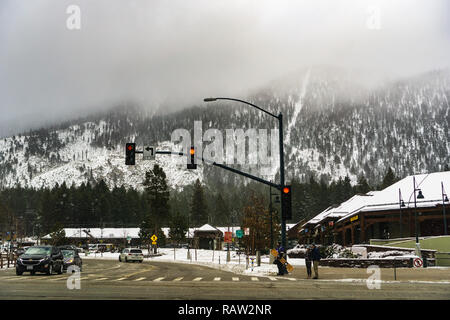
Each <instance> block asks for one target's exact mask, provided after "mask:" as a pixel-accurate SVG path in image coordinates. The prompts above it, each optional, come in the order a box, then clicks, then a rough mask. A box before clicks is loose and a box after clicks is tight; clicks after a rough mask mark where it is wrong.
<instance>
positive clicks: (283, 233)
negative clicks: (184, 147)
mask: <svg viewBox="0 0 450 320" xmlns="http://www.w3.org/2000/svg"><path fill="white" fill-rule="evenodd" d="M216 100H231V101H237V102H241V103H245V104H247V105H249V106H252V107H254V108H256V109H258V110H260V111H262V112H264V113H266V114H268V115H270V116H272V117H274V118H276V119H278V125H279V129H278V131H279V133H278V134H279V147H280V184H275V183H273V182H271V181H267V180H264V179H261V178H259V177H256V176H254V175H251V174H248V173H245V172H242V171H240V170H237V169H234V168H231V167H228V166H226V165H224V164H221V163H217V162H213V161H210V160H207V159H204V158H203V157H202V161H203V162H207V163H210V164H212V165H214V166H216V167H219V168H222V169H224V170H227V171H231V172H233V173H236V174H239V175H241V176H244V177H246V178H250V179H253V180H255V181H258V182H260V183H263V184H266V185H268V186H271V187H274V188H276V189H278V190H280V194H281V195H282V196H283V188H284V186H285V185H284V183H285V181H284V145H283V144H284V143H283V115H282V114H281V113H279V114H278V115H275V114H273V113H270V112H268V111H267V110H264V109H262V108H260V107H258V106H257V105H254V104H253V103H250V102H247V101H244V100H240V99H234V98H206V99H204V101H205V102H211V101H216ZM135 153H144V152H143V151H136V152H135ZM155 154H174V155H180V156H184V155H186V154H184V153H183V152H172V151H155ZM191 156H192V154H191ZM133 164H134V163H133ZM287 213H288V212H286V208H284V206H281V245H282V246H283V248H284V249H285V250H286V244H287V243H286V216H287Z"/></svg>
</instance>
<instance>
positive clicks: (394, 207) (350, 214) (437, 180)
mask: <svg viewBox="0 0 450 320" xmlns="http://www.w3.org/2000/svg"><path fill="white" fill-rule="evenodd" d="M414 181H415V185H414ZM446 188H447V190H450V171H446V172H435V173H430V174H420V175H416V176H408V177H406V178H404V179H402V180H400V181H398V182H396V183H394V184H393V185H391V186H389V187H387V188H385V189H384V190H381V191H371V192H369V193H367V194H365V195H355V196H353V197H352V198H350V199H349V200H347V201H345V202H343V203H341V204H340V205H339V206H335V207H329V208H327V209H325V210H324V211H323V212H321V213H320V214H318V215H317V216H315V217H314V218H313V219H311V220H309V221H308V222H306V223H305V224H304V225H303V226H302V228H301V230H300V233H299V238H300V241H301V242H303V243H311V242H316V243H321V244H331V243H338V244H342V245H349V244H356V243H368V242H369V240H370V239H392V238H403V237H415V236H416V233H417V236H437V235H445V234H449V232H450V228H449V223H448V219H447V216H448V215H449V214H450V202H449V201H448V197H447V194H446V193H445V190H446ZM414 193H415V195H414ZM419 194H420V195H421V196H419V197H418V195H419ZM445 228H446V229H447V230H444V229H445ZM416 230H417V231H416Z"/></svg>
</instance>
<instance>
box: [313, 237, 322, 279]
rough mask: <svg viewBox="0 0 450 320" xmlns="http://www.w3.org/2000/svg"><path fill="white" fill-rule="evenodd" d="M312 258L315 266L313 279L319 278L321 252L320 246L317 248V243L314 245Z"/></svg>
mask: <svg viewBox="0 0 450 320" xmlns="http://www.w3.org/2000/svg"><path fill="white" fill-rule="evenodd" d="M311 260H312V262H313V268H314V278H313V279H318V278H319V261H320V252H319V248H317V247H316V245H315V244H313V245H312V251H311Z"/></svg>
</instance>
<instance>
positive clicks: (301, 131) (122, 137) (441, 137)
mask: <svg viewBox="0 0 450 320" xmlns="http://www.w3.org/2000/svg"><path fill="white" fill-rule="evenodd" d="M343 78H344V77H341V75H340V74H339V73H338V72H334V71H331V72H325V71H324V70H321V69H315V68H310V69H308V70H306V71H305V72H304V73H302V74H300V75H299V76H298V77H297V78H296V81H293V82H290V83H286V84H285V83H282V82H280V83H278V84H274V85H271V86H269V87H267V88H264V89H261V90H260V91H258V92H255V93H254V94H252V95H251V96H249V97H239V98H243V99H247V100H250V101H252V102H254V103H255V104H257V105H259V106H261V107H263V108H265V109H267V110H269V111H271V112H273V113H278V112H280V111H281V112H282V113H283V117H284V119H285V121H284V136H285V164H286V178H287V181H289V180H292V179H299V180H304V179H307V178H308V177H309V176H310V175H315V176H316V177H318V178H323V179H325V180H327V181H330V180H332V179H337V178H339V177H343V176H345V175H348V176H349V177H350V179H351V180H352V181H353V182H356V180H357V177H358V175H364V176H365V177H366V179H367V180H368V181H369V182H370V183H378V182H379V181H380V180H381V178H382V176H383V174H384V173H385V172H386V169H387V167H392V168H393V169H394V171H395V173H396V174H397V175H398V176H400V177H403V176H406V175H409V174H415V173H423V172H432V171H442V170H443V169H444V166H445V165H449V164H450V156H449V155H450V132H449V124H450V107H449V102H448V100H449V99H450V72H449V70H441V71H433V72H429V73H425V74H422V75H420V76H415V77H411V78H408V79H403V80H401V81H397V82H390V83H385V84H384V85H383V86H378V87H376V88H369V89H368V88H366V87H364V86H362V85H360V84H359V83H352V78H351V77H347V78H345V79H344V80H340V79H343ZM194 121H202V123H203V130H204V131H205V130H206V129H207V128H216V129H219V130H222V131H223V132H225V129H229V128H243V129H248V128H267V129H271V128H277V122H276V121H275V120H274V119H271V118H270V117H267V116H266V115H264V114H262V113H261V112H258V111H256V110H252V109H251V108H249V107H248V106H245V105H240V104H237V103H223V102H215V103H211V104H209V105H208V106H207V107H205V106H204V105H203V104H201V105H200V104H199V105H198V106H192V107H191V108H188V109H184V110H181V111H177V112H173V113H170V114H161V113H152V114H150V113H149V112H147V111H145V110H142V109H140V108H137V107H132V108H116V109H112V110H111V111H108V112H104V113H100V114H97V115H91V116H87V117H86V118H84V119H80V120H74V121H70V122H64V123H61V124H60V125H57V126H54V127H53V128H49V129H40V130H33V131H30V132H29V133H26V134H25V133H24V134H21V135H16V136H13V137H8V138H4V139H1V140H0V187H1V188H8V187H14V186H16V185H18V184H20V185H21V186H28V187H33V188H42V187H51V186H53V185H54V184H56V183H58V184H61V183H62V182H64V181H65V182H66V184H67V185H68V186H70V185H71V184H72V183H74V184H75V185H80V184H81V183H82V182H86V181H93V182H95V181H98V180H99V179H104V180H105V182H106V183H107V185H108V186H109V187H113V186H114V185H118V186H120V185H125V186H134V187H138V189H139V188H140V184H141V183H142V180H143V176H144V173H145V171H146V170H148V169H149V168H151V166H152V165H153V162H149V161H147V162H144V161H141V160H140V157H141V156H140V155H138V156H137V165H136V166H135V167H127V166H125V164H124V145H125V143H126V142H129V141H135V142H136V143H137V144H138V146H142V145H143V144H144V142H145V144H150V145H158V146H159V148H165V149H170V148H171V147H172V144H171V142H170V136H171V133H172V132H173V130H175V129H178V128H185V129H188V130H192V128H193V125H194ZM156 161H157V162H158V163H159V164H160V165H161V166H162V167H163V168H164V170H165V171H166V172H167V174H168V179H169V183H170V185H171V186H172V187H174V188H179V187H183V186H184V185H187V184H191V183H192V182H193V181H195V179H197V178H199V179H201V180H202V181H204V182H206V183H220V182H221V181H224V180H227V181H230V180H231V181H236V183H241V182H243V181H244V180H242V179H241V178H239V177H237V176H235V175H233V174H229V173H226V172H224V171H222V170H220V169H218V168H214V167H211V166H209V165H202V166H200V167H199V169H198V170H186V168H185V164H184V162H182V159H174V158H172V157H170V156H158V157H157V160H156ZM259 169H260V168H258V167H256V168H255V167H244V168H242V170H246V171H250V172H253V173H255V174H261V171H260V170H259ZM269 171H272V173H273V174H276V172H277V171H278V167H277V163H276V164H274V166H273V167H272V169H271V170H269ZM266 178H267V179H272V180H276V179H277V177H276V176H266Z"/></svg>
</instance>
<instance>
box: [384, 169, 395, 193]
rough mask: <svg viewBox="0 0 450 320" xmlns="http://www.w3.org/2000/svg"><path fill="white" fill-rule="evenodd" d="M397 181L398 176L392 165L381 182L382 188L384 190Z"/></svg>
mask: <svg viewBox="0 0 450 320" xmlns="http://www.w3.org/2000/svg"><path fill="white" fill-rule="evenodd" d="M397 181H398V178H397V177H396V176H395V174H394V171H392V169H391V167H389V168H388V170H387V171H386V174H385V176H384V178H383V182H382V183H381V186H380V189H381V190H383V189H385V188H387V187H389V186H390V185H392V184H394V183H395V182H397Z"/></svg>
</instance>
